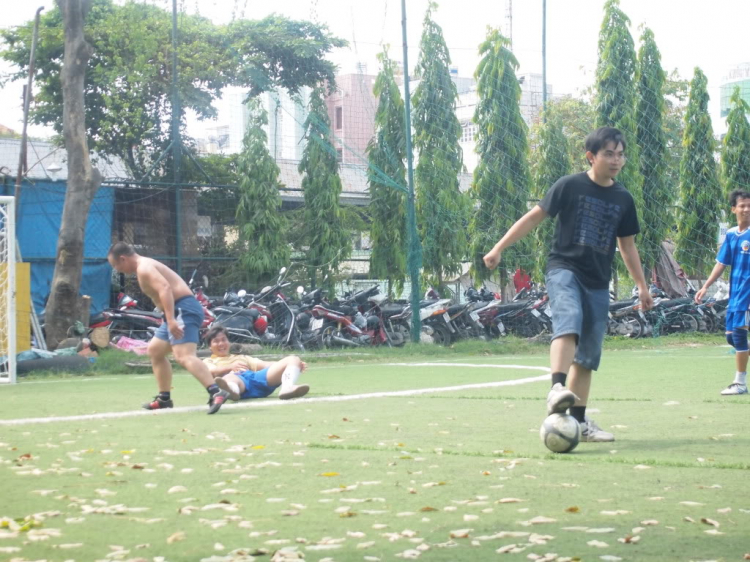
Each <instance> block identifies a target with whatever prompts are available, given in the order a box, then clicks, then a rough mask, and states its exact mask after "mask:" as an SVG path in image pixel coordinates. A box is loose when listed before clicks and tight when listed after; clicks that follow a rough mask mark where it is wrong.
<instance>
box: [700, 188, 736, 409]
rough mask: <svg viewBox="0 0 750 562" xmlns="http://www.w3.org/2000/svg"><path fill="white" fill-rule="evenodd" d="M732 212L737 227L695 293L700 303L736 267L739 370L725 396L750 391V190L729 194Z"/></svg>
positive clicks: (730, 310)
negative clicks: (749, 380)
mask: <svg viewBox="0 0 750 562" xmlns="http://www.w3.org/2000/svg"><path fill="white" fill-rule="evenodd" d="M729 202H730V204H731V205H732V214H733V215H734V216H735V217H737V226H735V227H732V228H730V229H729V230H728V231H727V236H726V238H724V243H723V244H722V245H721V248H720V249H719V254H718V255H717V256H716V266H715V267H714V269H713V271H712V272H711V275H710V276H709V278H708V279H707V280H706V283H705V284H704V285H703V287H701V290H700V291H698V292H697V293H696V294H695V302H698V303H700V302H701V301H702V300H703V297H704V296H705V294H706V290H707V289H708V288H709V287H710V286H711V285H713V283H714V282H715V281H716V280H717V279H718V278H719V277H721V274H722V273H723V272H724V269H725V268H726V267H727V266H729V267H731V268H732V270H731V274H730V277H729V306H728V307H727V319H726V336H727V341H728V342H729V345H731V346H733V347H734V349H735V350H736V354H735V363H736V367H737V372H736V373H735V375H734V382H733V383H732V384H730V385H729V386H728V387H726V388H725V389H724V390H722V391H721V393H722V394H723V395H724V396H731V395H735V394H747V357H748V344H747V329H748V326H750V192H748V191H744V190H742V189H736V190H734V191H733V192H732V193H731V194H730V195H729Z"/></svg>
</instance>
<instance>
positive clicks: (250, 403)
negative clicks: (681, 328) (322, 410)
mask: <svg viewBox="0 0 750 562" xmlns="http://www.w3.org/2000/svg"><path fill="white" fill-rule="evenodd" d="M383 365H385V366H399V367H401V366H403V367H487V368H491V367H494V368H500V369H502V368H505V369H530V370H535V371H544V373H545V374H544V375H540V376H536V377H526V378H523V379H514V380H508V381H497V382H483V383H474V384H462V385H458V386H442V387H433V388H415V389H410V390H394V391H388V392H369V393H366V394H350V395H348V396H318V397H312V398H300V399H298V400H263V401H257V402H256V401H254V400H247V401H244V402H240V403H238V404H234V405H231V406H229V407H230V408H232V409H239V408H243V409H244V408H267V407H271V406H285V405H288V404H317V403H322V402H348V401H350V400H363V399H368V398H390V397H394V396H417V395H420V394H434V393H436V392H453V391H456V390H467V389H474V388H497V387H502V386H518V385H522V384H528V383H532V382H541V381H547V380H549V369H548V368H547V367H530V366H528V365H474V364H471V363H384V364H383ZM225 407H226V406H225ZM205 411H206V406H184V407H181V408H170V409H168V410H161V411H154V412H150V411H148V410H129V411H125V412H103V413H100V414H84V415H78V416H50V417H45V418H21V419H15V420H0V427H3V426H16V425H31V424H41V423H55V422H75V421H87V420H107V419H118V418H133V417H138V416H164V415H170V414H182V413H187V412H205ZM219 415H221V413H220V412H219Z"/></svg>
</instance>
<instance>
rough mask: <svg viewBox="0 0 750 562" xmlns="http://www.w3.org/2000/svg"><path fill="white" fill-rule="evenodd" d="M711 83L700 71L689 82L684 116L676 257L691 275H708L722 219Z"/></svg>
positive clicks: (696, 70) (697, 69)
mask: <svg viewBox="0 0 750 562" xmlns="http://www.w3.org/2000/svg"><path fill="white" fill-rule="evenodd" d="M707 84H708V80H707V79H706V75H705V74H703V72H702V71H701V69H700V68H696V69H695V74H694V76H693V80H692V81H691V82H690V98H689V101H688V107H687V112H686V113H685V134H684V136H683V138H682V146H683V147H684V149H685V150H684V152H683V155H682V160H681V161H680V209H679V213H678V221H677V252H676V256H675V257H676V258H677V261H679V262H680V264H681V265H682V267H683V268H684V269H685V271H686V272H687V273H688V274H690V275H697V276H702V275H707V274H708V272H709V271H710V269H711V267H712V266H713V261H714V256H715V255H716V245H717V237H718V234H719V219H720V217H721V209H722V208H723V206H724V205H723V201H724V198H723V197H722V190H721V185H720V183H719V178H718V173H717V170H716V160H715V159H714V153H715V148H716V142H715V141H714V133H713V128H712V127H711V116H710V115H709V113H708V91H707V89H706V86H707Z"/></svg>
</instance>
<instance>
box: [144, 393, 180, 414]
mask: <svg viewBox="0 0 750 562" xmlns="http://www.w3.org/2000/svg"><path fill="white" fill-rule="evenodd" d="M166 408H174V402H172V400H171V399H170V400H162V399H161V398H160V397H159V395H158V394H157V395H156V396H154V399H153V401H152V402H146V403H145V404H144V405H143V409H144V410H164V409H166Z"/></svg>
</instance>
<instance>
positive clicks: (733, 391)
mask: <svg viewBox="0 0 750 562" xmlns="http://www.w3.org/2000/svg"><path fill="white" fill-rule="evenodd" d="M727 341H729V343H730V344H731V345H732V347H734V349H735V354H734V362H735V366H736V371H735V373H734V382H732V384H730V385H729V386H728V387H726V388H725V389H724V390H722V391H721V394H722V396H733V395H737V394H747V358H748V349H750V348H749V347H748V343H747V327H746V326H745V327H742V328H734V330H732V332H727Z"/></svg>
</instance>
